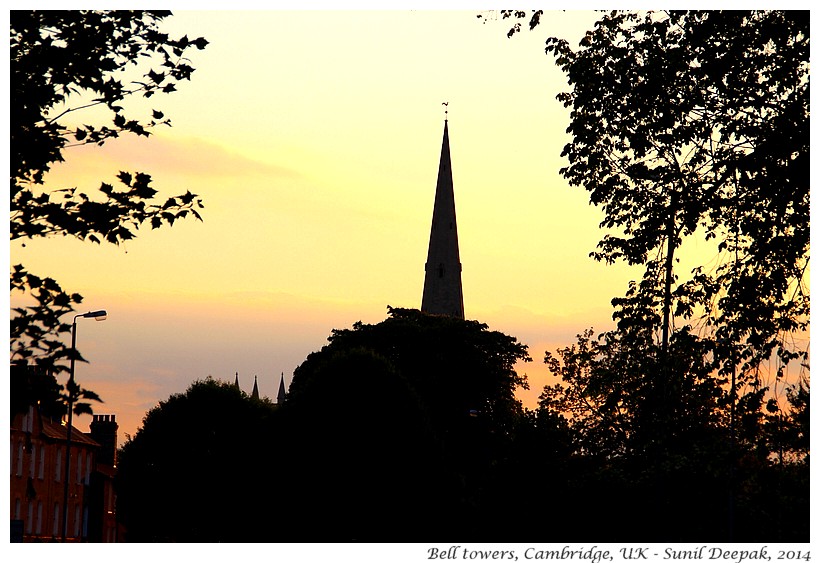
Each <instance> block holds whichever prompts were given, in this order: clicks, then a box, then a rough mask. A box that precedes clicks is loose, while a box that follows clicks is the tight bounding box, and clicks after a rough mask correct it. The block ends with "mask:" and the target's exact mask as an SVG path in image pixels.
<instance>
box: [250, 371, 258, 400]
mask: <svg viewBox="0 0 820 563" xmlns="http://www.w3.org/2000/svg"><path fill="white" fill-rule="evenodd" d="M258 398H259V387H258V386H257V385H256V376H255V375H254V376H253V391H251V399H258Z"/></svg>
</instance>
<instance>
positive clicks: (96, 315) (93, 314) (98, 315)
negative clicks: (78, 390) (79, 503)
mask: <svg viewBox="0 0 820 563" xmlns="http://www.w3.org/2000/svg"><path fill="white" fill-rule="evenodd" d="M78 318H85V319H94V320H96V321H104V320H105V319H106V312H105V311H104V310H99V311H89V312H88V313H83V314H81V315H74V322H73V323H72V324H71V357H70V364H69V370H68V383H67V384H66V391H67V392H68V393H67V395H68V426H67V427H66V433H65V483H64V494H63V542H65V539H66V535H67V532H68V489H69V482H68V477H69V475H70V470H71V424H72V420H71V418H72V415H73V414H74V404H73V403H74V393H73V388H74V356H76V355H77V319H78Z"/></svg>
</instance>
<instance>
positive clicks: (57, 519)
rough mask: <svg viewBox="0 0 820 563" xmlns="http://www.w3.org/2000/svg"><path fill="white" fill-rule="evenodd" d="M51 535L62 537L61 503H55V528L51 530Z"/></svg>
mask: <svg viewBox="0 0 820 563" xmlns="http://www.w3.org/2000/svg"><path fill="white" fill-rule="evenodd" d="M51 535H52V536H58V535H60V503H58V502H55V503H54V526H52V528H51Z"/></svg>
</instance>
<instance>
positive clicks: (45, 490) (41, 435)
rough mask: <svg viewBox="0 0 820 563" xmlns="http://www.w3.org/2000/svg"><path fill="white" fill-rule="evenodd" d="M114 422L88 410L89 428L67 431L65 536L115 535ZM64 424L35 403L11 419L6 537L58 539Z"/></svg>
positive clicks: (100, 538) (61, 515) (114, 538)
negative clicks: (8, 529)
mask: <svg viewBox="0 0 820 563" xmlns="http://www.w3.org/2000/svg"><path fill="white" fill-rule="evenodd" d="M116 448H117V424H116V421H115V417H114V415H94V422H92V424H91V433H90V435H89V434H86V433H83V432H80V431H79V430H77V429H76V428H73V429H72V431H71V451H70V460H69V477H68V487H69V489H68V512H67V516H68V518H67V521H68V526H67V528H66V541H72V542H76V541H98V542H113V541H117V539H118V530H117V526H116V511H115V495H114V488H113V477H114V473H115V471H116ZM65 457H66V427H65V426H64V425H62V424H61V423H60V422H59V421H54V420H52V419H50V418H48V417H45V416H42V415H41V414H40V410H39V409H38V408H37V407H36V406H30V407H29V408H28V411H27V412H24V413H17V414H15V415H14V417H13V418H12V424H11V464H10V473H11V494H10V504H11V540H12V541H28V542H38V541H60V540H61V539H62V535H63V518H64V514H65V512H64V499H65V485H66V481H65V470H66V467H65Z"/></svg>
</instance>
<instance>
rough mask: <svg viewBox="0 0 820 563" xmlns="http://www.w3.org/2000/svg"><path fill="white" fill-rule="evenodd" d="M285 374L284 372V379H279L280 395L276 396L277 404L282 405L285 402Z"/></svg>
mask: <svg viewBox="0 0 820 563" xmlns="http://www.w3.org/2000/svg"><path fill="white" fill-rule="evenodd" d="M285 396H286V393H285V372H282V377H281V378H280V379H279V393H278V394H277V395H276V404H278V405H281V404H282V403H284V402H285Z"/></svg>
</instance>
